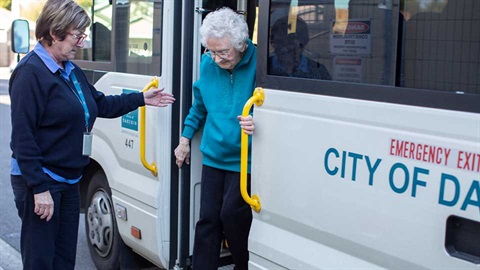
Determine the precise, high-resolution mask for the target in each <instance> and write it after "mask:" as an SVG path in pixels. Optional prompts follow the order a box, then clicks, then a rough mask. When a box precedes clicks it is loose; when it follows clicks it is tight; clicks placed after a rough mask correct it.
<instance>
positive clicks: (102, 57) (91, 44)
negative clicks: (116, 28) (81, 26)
mask: <svg viewBox="0 0 480 270" xmlns="http://www.w3.org/2000/svg"><path fill="white" fill-rule="evenodd" d="M79 4H80V5H81V6H82V7H83V8H84V9H85V11H87V13H88V15H89V16H90V18H91V19H92V25H91V27H90V29H88V30H87V34H88V35H89V36H88V37H87V39H86V40H85V42H84V44H85V45H84V47H83V48H82V49H80V50H78V52H77V54H76V56H75V59H78V60H89V61H103V62H110V61H111V51H112V48H111V32H112V5H111V3H110V0H95V1H93V0H90V1H81V2H79Z"/></svg>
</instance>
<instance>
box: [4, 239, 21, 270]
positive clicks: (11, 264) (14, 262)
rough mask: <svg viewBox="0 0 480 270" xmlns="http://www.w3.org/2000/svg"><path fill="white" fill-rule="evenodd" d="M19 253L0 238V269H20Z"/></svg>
mask: <svg viewBox="0 0 480 270" xmlns="http://www.w3.org/2000/svg"><path fill="white" fill-rule="evenodd" d="M22 268H23V266H22V257H21V256H20V253H19V252H18V251H17V250H16V249H14V248H13V247H12V246H10V245H9V244H8V243H7V242H5V241H3V239H1V238H0V270H20V269H22Z"/></svg>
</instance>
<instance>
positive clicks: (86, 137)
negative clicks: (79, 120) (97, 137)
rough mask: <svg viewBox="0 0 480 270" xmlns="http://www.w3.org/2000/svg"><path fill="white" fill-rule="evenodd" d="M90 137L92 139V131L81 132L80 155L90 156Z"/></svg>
mask: <svg viewBox="0 0 480 270" xmlns="http://www.w3.org/2000/svg"><path fill="white" fill-rule="evenodd" d="M92 139H93V133H92V132H84V133H83V149H82V155H84V156H90V155H91V154H92Z"/></svg>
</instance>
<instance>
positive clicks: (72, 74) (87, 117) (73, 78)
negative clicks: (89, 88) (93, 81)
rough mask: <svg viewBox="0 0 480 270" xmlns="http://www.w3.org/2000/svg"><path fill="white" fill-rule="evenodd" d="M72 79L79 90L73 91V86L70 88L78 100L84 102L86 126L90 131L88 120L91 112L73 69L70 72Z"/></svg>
mask: <svg viewBox="0 0 480 270" xmlns="http://www.w3.org/2000/svg"><path fill="white" fill-rule="evenodd" d="M70 79H71V80H72V82H73V85H74V86H75V89H76V90H77V91H76V92H75V91H73V89H72V88H70V87H69V88H70V89H71V90H72V91H73V93H74V94H75V96H76V97H77V99H78V101H80V103H81V104H82V107H83V111H84V112H85V127H86V129H87V131H88V120H89V119H90V113H89V112H88V107H87V103H86V102H85V97H84V96H83V92H82V88H81V87H80V84H79V83H78V80H77V76H75V73H73V71H72V72H71V73H70Z"/></svg>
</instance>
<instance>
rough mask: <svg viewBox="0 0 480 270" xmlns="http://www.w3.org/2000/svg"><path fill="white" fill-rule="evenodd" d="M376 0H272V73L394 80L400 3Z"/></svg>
mask: <svg viewBox="0 0 480 270" xmlns="http://www.w3.org/2000/svg"><path fill="white" fill-rule="evenodd" d="M374 2H375V3H376V4H374ZM377 2H382V1H372V0H368V1H367V0H365V1H362V0H329V1H284V0H274V1H272V4H271V6H270V37H269V41H270V45H269V53H270V57H269V62H268V74H270V75H277V76H290V77H302V78H310V79H320V80H330V79H332V80H336V81H347V82H356V83H368V84H384V85H393V84H394V81H395V80H394V79H395V73H394V71H395V69H394V67H395V57H394V56H395V55H396V54H395V48H396V46H395V43H394V41H395V40H396V35H395V33H396V25H394V24H392V21H393V20H395V21H396V19H397V18H398V5H393V6H392V7H391V8H390V9H387V8H384V7H382V6H381V5H380V4H378V3H377ZM387 2H392V1H387ZM393 2H395V1H393ZM397 2H398V1H397ZM280 26H281V27H280Z"/></svg>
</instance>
